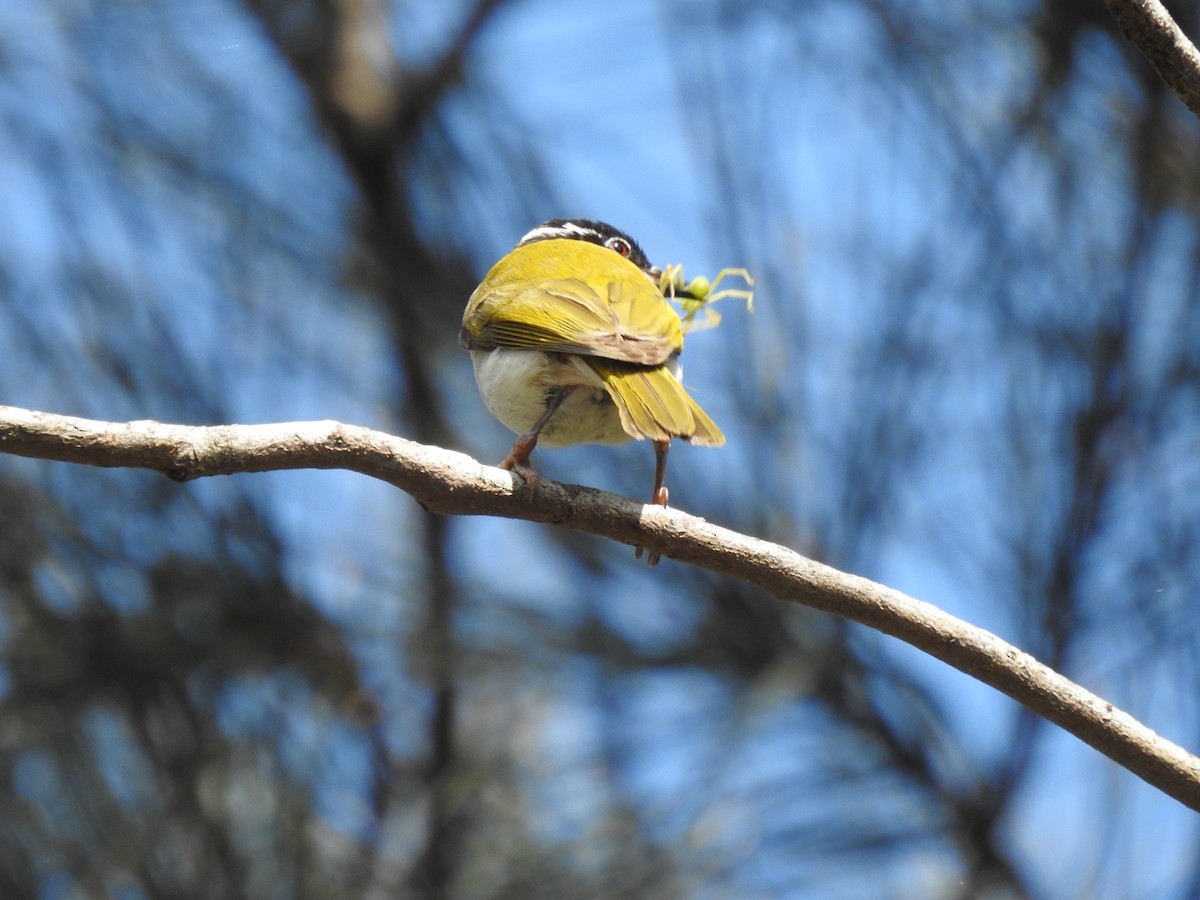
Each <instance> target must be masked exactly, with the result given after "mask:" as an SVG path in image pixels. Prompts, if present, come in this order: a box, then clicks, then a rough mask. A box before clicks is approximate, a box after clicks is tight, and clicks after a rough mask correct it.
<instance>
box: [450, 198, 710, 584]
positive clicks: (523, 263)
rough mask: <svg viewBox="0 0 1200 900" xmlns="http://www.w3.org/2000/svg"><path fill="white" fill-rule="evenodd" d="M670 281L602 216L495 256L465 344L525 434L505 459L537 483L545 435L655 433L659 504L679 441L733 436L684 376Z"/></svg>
mask: <svg viewBox="0 0 1200 900" xmlns="http://www.w3.org/2000/svg"><path fill="white" fill-rule="evenodd" d="M664 283H665V282H664V281H663V276H662V271H661V270H660V269H658V268H656V267H655V266H652V265H651V264H650V261H649V260H648V259H647V257H646V254H645V252H644V251H643V250H642V248H641V247H640V246H639V245H638V243H637V242H636V241H635V240H634V239H633V238H631V237H630V236H629V235H628V234H626V233H625V232H623V231H620V230H619V229H617V228H614V227H613V226H611V225H608V224H606V223H604V222H599V221H596V220H593V219H551V220H549V221H547V222H543V223H542V224H541V225H539V226H537V227H536V228H534V229H532V230H531V231H529V232H527V233H526V234H525V235H524V236H523V237H522V238H521V239H520V240H519V241H518V242H517V244H516V246H515V247H514V248H513V249H512V250H511V251H510V252H509V253H508V254H506V255H505V256H504V257H503V258H501V259H500V261H499V262H497V263H496V264H495V265H494V266H492V268H491V270H490V271H489V272H488V273H487V275H486V276H485V277H484V279H483V281H482V282H480V284H479V286H478V287H477V288H476V289H475V291H474V292H473V293H472V294H471V297H470V299H469V300H468V301H467V308H466V311H465V312H464V314H463V319H462V328H461V330H460V332H459V343H460V344H461V345H462V346H463V347H464V348H466V349H467V350H468V351H470V354H471V363H472V368H473V369H474V373H475V381H476V384H477V385H478V387H479V393H480V395H481V397H482V399H483V402H484V405H485V406H486V407H487V409H488V411H489V412H490V413H491V414H492V415H493V416H495V417H496V418H497V419H498V420H500V422H501V423H503V424H504V425H505V426H506V427H507V428H509V429H510V430H511V431H513V432H515V433H516V434H517V435H518V437H517V439H516V440H515V442H514V443H513V445H512V449H511V450H509V452H508V455H507V456H506V457H505V458H504V459H503V460H502V461H501V462H500V468H502V469H507V470H510V471H513V472H515V473H516V474H517V475H518V476H520V477H521V478H522V479H523V480H524V481H525V482H526V484H527V485H528V486H529V488H530V490H531V491H532V492H536V490H537V477H538V476H537V472H536V471H535V470H534V469H533V467H532V466H531V465H530V454H531V453H532V452H533V449H534V447H535V446H538V445H539V444H541V445H543V446H546V447H566V446H571V445H573V444H620V443H624V442H626V441H629V440H644V439H645V440H650V441H651V442H652V443H653V445H654V452H655V474H654V489H653V492H652V494H651V502H652V503H654V504H657V505H659V506H666V505H667V504H668V500H669V493H668V491H667V487H666V465H667V451H668V450H669V449H670V446H671V441H672V440H673V439H675V438H680V439H682V440H685V441H689V442H690V443H692V444H695V445H697V446H705V447H720V446H721V445H722V444H724V443H725V436H724V435H723V434H722V433H721V429H720V428H718V427H717V425H716V424H715V423H714V422H713V420H712V419H711V418H710V417H709V415H708V414H707V413H706V412H705V411H704V410H703V409H701V408H700V405H699V404H698V403H696V401H695V400H693V399H692V397H691V396H690V395H689V394H688V392H687V390H685V389H684V387H683V384H682V383H681V381H680V378H681V375H682V373H681V368H680V365H679V355H680V352H681V351H682V350H683V326H682V323H681V321H680V318H679V315H678V313H676V311H675V309H674V308H673V307H672V306H671V304H670V302H669V301H668V299H667V298H666V297H665V296H664V293H663V288H662V287H661V285H662V284H664ZM684 289H685V290H686V288H684ZM639 555H640V552H639ZM650 562H651V564H653V563H655V562H657V556H656V555H654V554H651V558H650Z"/></svg>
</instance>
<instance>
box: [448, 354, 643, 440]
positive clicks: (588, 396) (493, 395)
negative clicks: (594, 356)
mask: <svg viewBox="0 0 1200 900" xmlns="http://www.w3.org/2000/svg"><path fill="white" fill-rule="evenodd" d="M471 363H472V364H473V365H474V368H475V382H476V384H478V385H479V393H480V395H481V396H482V397H483V402H484V404H485V405H486V406H487V408H488V411H489V412H490V413H491V414H492V415H493V416H495V417H496V418H497V419H499V420H500V421H501V422H503V423H504V424H505V426H507V427H508V428H510V429H511V430H512V431H514V432H516V433H517V434H523V433H525V432H526V431H528V430H529V429H530V428H532V427H533V424H534V423H535V422H536V421H537V420H538V418H539V417H540V416H541V414H542V412H543V411H544V410H545V408H546V396H547V394H548V393H549V392H550V391H551V390H553V389H554V388H555V387H571V388H573V389H572V391H571V393H570V394H569V395H568V396H567V399H566V400H564V401H563V405H562V406H560V407H559V409H558V411H557V412H556V413H555V414H554V416H553V417H552V418H551V419H550V421H549V422H548V423H547V424H546V427H545V428H544V429H543V430H542V435H541V438H540V440H539V444H544V445H545V446H548V447H566V446H570V445H571V444H622V443H624V442H625V441H628V440H629V439H630V437H629V435H628V434H626V433H625V430H624V429H623V428H622V427H621V419H620V416H618V415H617V408H616V406H614V405H613V402H612V400H611V399H609V396H608V393H607V391H605V390H604V385H603V384H602V383H601V381H600V379H599V378H597V377H596V374H595V373H594V372H592V370H591V369H590V368H588V366H587V364H586V363H584V362H583V361H582V360H579V359H577V358H575V357H572V356H570V355H568V354H563V353H543V352H542V351H540V350H472V351H471Z"/></svg>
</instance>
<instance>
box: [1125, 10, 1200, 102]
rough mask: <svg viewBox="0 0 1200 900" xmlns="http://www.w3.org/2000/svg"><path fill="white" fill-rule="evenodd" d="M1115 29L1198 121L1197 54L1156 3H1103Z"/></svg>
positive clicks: (1199, 76) (1199, 57)
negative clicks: (1111, 15)
mask: <svg viewBox="0 0 1200 900" xmlns="http://www.w3.org/2000/svg"><path fill="white" fill-rule="evenodd" d="M1104 5H1105V6H1107V7H1108V9H1109V11H1110V12H1111V13H1112V14H1113V18H1115V19H1116V20H1117V27H1118V28H1120V29H1121V33H1122V34H1124V35H1125V37H1126V38H1128V39H1129V41H1130V42H1131V43H1132V44H1133V45H1134V46H1135V47H1137V48H1138V50H1140V51H1141V53H1142V55H1143V56H1145V57H1146V59H1148V60H1149V61H1150V65H1152V66H1153V67H1154V71H1155V72H1157V73H1158V76H1159V77H1160V78H1161V79H1162V80H1163V81H1164V82H1166V84H1167V86H1168V87H1169V88H1170V89H1171V90H1172V91H1174V92H1175V96H1177V97H1178V98H1179V99H1180V100H1182V101H1183V102H1184V103H1185V104H1187V108H1188V109H1190V110H1191V111H1192V114H1193V115H1195V116H1196V117H1197V118H1200V52H1198V51H1197V50H1196V47H1195V45H1194V44H1193V43H1192V42H1191V41H1190V40H1188V37H1187V35H1186V34H1184V33H1183V29H1181V28H1180V27H1179V26H1178V25H1177V24H1175V20H1174V19H1173V18H1171V14H1170V13H1169V12H1167V8H1166V7H1165V6H1163V5H1162V4H1161V3H1160V2H1158V0H1104Z"/></svg>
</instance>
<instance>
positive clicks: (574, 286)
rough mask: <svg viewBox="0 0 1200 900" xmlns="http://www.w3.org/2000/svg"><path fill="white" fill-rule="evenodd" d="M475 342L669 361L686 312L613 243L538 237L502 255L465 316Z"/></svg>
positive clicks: (468, 337) (466, 336) (466, 335)
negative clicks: (681, 313) (678, 312)
mask: <svg viewBox="0 0 1200 900" xmlns="http://www.w3.org/2000/svg"><path fill="white" fill-rule="evenodd" d="M462 324H463V330H462V336H463V342H464V343H465V344H466V345H467V346H468V347H473V348H479V349H494V348H498V347H502V348H507V349H514V350H547V351H558V352H562V353H575V354H580V355H583V356H597V357H603V358H606V359H614V360H621V361H624V362H631V363H640V364H642V365H661V364H662V363H664V362H666V361H667V360H668V359H670V358H671V356H672V355H674V354H675V353H677V352H678V351H679V350H680V348H681V347H682V346H683V330H682V328H681V326H680V322H679V317H678V315H676V313H675V311H674V310H673V309H672V308H671V306H670V304H669V303H668V302H667V301H666V300H665V299H664V298H663V296H662V294H661V293H660V292H659V290H658V288H657V287H656V286H655V284H654V282H652V281H651V280H650V279H649V278H648V277H647V276H646V274H645V273H644V272H642V270H641V269H639V268H638V267H637V266H635V265H634V264H633V263H631V262H629V260H627V259H624V258H623V257H621V256H620V255H618V254H616V253H614V252H613V251H612V250H609V249H607V248H605V247H601V246H599V245H597V244H592V243H590V242H588V241H578V240H547V241H536V242H534V243H532V244H527V245H526V246H524V247H518V248H517V249H515V250H513V251H512V252H511V253H509V254H508V255H507V256H505V257H504V259H502V260H500V262H498V263H497V264H496V265H495V266H493V267H492V270H491V271H490V272H489V273H488V274H487V277H486V278H484V280H483V282H482V283H481V284H480V285H479V287H478V288H476V290H475V293H473V294H472V295H471V299H470V301H469V302H468V303H467V311H466V314H465V315H464V316H463V323H462Z"/></svg>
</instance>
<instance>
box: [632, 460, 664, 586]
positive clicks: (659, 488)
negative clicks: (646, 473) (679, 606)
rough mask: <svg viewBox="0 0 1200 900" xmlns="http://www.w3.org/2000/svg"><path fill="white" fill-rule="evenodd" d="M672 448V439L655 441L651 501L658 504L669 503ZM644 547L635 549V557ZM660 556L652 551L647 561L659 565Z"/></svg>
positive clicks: (636, 557) (638, 557)
mask: <svg viewBox="0 0 1200 900" xmlns="http://www.w3.org/2000/svg"><path fill="white" fill-rule="evenodd" d="M670 449H671V442H670V441H655V442H654V495H653V496H652V497H651V498H650V502H651V503H654V504H657V505H658V506H666V505H667V496H668V494H667V485H666V480H667V451H668V450H670ZM644 549H645V548H644V547H637V548H636V549H635V550H634V551H633V555H634V558H635V559H641V558H642V551H643V550H644ZM659 558H660V556H659V554H658V553H655V552H654V551H651V552H650V554H649V555H648V556H647V557H646V562H647V563H648V564H650V565H652V566H657V565H658V560H659Z"/></svg>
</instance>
